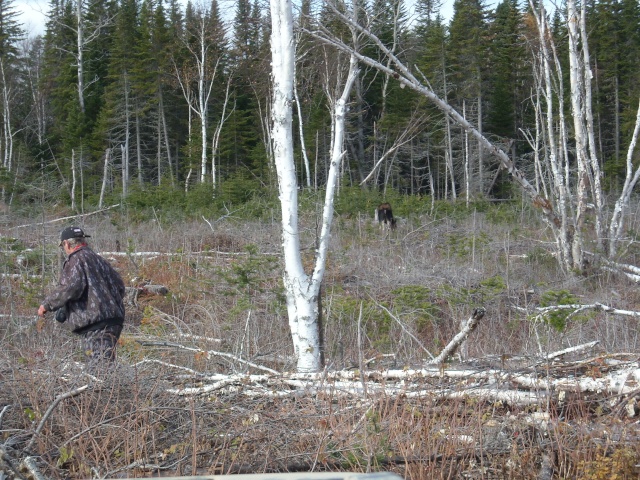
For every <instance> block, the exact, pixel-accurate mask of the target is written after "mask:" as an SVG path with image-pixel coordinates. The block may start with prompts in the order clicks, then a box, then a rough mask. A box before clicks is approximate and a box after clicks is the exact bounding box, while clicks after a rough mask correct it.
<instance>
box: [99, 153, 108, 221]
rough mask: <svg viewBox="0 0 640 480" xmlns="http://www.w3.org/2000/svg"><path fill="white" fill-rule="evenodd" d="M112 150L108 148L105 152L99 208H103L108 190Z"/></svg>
mask: <svg viewBox="0 0 640 480" xmlns="http://www.w3.org/2000/svg"><path fill="white" fill-rule="evenodd" d="M110 157H111V149H110V148H107V149H106V150H105V152H104V168H103V169H102V188H101V189H100V201H99V202H98V208H102V206H103V205H104V194H105V192H106V190H107V178H108V175H109V162H110V160H111V158H110Z"/></svg>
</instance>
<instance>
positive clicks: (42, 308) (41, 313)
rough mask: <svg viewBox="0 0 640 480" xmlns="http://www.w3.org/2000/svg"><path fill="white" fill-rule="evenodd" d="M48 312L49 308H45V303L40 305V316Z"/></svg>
mask: <svg viewBox="0 0 640 480" xmlns="http://www.w3.org/2000/svg"><path fill="white" fill-rule="evenodd" d="M46 312H47V310H46V309H45V308H44V305H40V308H39V309H38V316H39V317H44V314H45V313H46Z"/></svg>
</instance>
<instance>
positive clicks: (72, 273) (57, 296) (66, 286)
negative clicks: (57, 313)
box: [38, 257, 86, 316]
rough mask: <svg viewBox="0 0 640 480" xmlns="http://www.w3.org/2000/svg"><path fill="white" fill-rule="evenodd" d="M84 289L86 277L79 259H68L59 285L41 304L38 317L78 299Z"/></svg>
mask: <svg viewBox="0 0 640 480" xmlns="http://www.w3.org/2000/svg"><path fill="white" fill-rule="evenodd" d="M85 288H86V276H85V274H84V271H83V269H82V264H81V262H80V261H79V258H72V257H70V258H69V260H68V261H67V263H66V264H65V266H64V268H63V270H62V275H61V277H60V285H59V286H58V287H56V288H55V289H54V290H53V291H52V292H51V293H50V294H49V295H47V297H46V298H45V299H44V302H42V305H40V308H39V309H38V315H40V316H44V314H45V313H46V312H52V311H54V310H58V309H59V308H61V307H63V306H64V305H66V303H67V302H69V301H71V300H77V299H79V298H80V297H81V296H82V294H83V293H84V291H85Z"/></svg>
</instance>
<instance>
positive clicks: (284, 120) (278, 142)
mask: <svg viewBox="0 0 640 480" xmlns="http://www.w3.org/2000/svg"><path fill="white" fill-rule="evenodd" d="M271 22H272V29H271V58H272V77H273V98H272V109H271V116H272V129H271V141H272V146H273V155H274V160H275V165H276V172H277V176H278V188H279V195H280V204H281V214H282V248H283V252H284V262H285V265H284V275H283V281H284V287H285V290H286V297H287V311H288V316H289V327H290V330H291V336H292V341H293V348H294V353H295V356H296V358H297V370H298V371H299V372H317V371H318V370H320V369H321V368H322V352H321V345H320V331H319V324H318V315H319V311H318V296H319V295H320V286H321V284H322V279H323V276H324V271H325V263H326V258H327V254H328V249H329V238H330V233H331V223H332V218H333V201H334V195H335V190H336V186H337V182H338V174H339V172H340V165H341V164H342V159H343V155H344V150H343V141H344V124H345V121H344V117H345V114H346V110H347V109H346V105H347V100H348V97H349V93H350V91H351V87H352V86H353V83H354V81H355V79H356V76H357V63H356V59H355V57H353V56H352V57H351V61H350V68H349V74H348V78H347V80H346V83H345V86H344V89H343V92H342V96H341V98H340V99H339V100H338V101H337V102H336V104H335V108H334V112H333V115H334V119H333V121H334V125H335V129H334V135H333V139H332V149H331V166H330V169H329V177H328V179H327V186H326V194H325V201H324V208H323V214H322V228H321V232H320V238H319V240H318V249H317V251H316V258H315V265H314V268H313V272H312V273H311V274H307V273H306V272H305V270H304V267H303V264H302V255H301V251H300V235H299V227H298V184H297V180H296V172H295V163H294V157H293V121H292V108H293V92H294V88H293V86H294V62H295V43H294V37H293V14H292V8H291V0H271Z"/></svg>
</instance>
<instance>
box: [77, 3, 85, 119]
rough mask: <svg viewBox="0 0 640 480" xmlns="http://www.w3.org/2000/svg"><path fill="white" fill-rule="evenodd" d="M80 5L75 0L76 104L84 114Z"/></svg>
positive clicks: (82, 32)
mask: <svg viewBox="0 0 640 480" xmlns="http://www.w3.org/2000/svg"><path fill="white" fill-rule="evenodd" d="M82 4H83V0H76V17H77V18H76V21H77V24H78V30H77V31H76V34H77V36H76V39H77V42H78V44H77V48H78V53H77V55H76V58H77V60H78V65H77V74H78V104H79V105H80V111H81V112H82V113H83V114H84V112H85V106H84V18H83V15H82Z"/></svg>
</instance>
